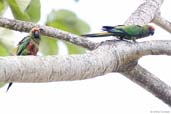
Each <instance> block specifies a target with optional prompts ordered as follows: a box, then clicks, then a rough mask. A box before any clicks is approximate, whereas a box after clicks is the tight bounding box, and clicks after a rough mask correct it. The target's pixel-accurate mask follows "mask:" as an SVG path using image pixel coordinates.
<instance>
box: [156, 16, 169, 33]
mask: <svg viewBox="0 0 171 114" xmlns="http://www.w3.org/2000/svg"><path fill="white" fill-rule="evenodd" d="M153 23H155V24H156V25H158V26H160V27H161V28H163V29H165V30H166V31H168V32H169V33H171V22H169V21H168V20H166V19H164V18H163V17H162V16H161V15H160V13H157V14H156V16H155V17H154V19H153Z"/></svg>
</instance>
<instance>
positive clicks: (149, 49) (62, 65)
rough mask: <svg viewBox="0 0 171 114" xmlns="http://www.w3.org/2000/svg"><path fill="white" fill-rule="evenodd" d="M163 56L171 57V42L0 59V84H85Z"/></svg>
mask: <svg viewBox="0 0 171 114" xmlns="http://www.w3.org/2000/svg"><path fill="white" fill-rule="evenodd" d="M144 47H145V48H144ZM125 48H126V49H127V50H125ZM160 54H166V55H171V41H148V42H141V43H131V42H125V41H108V42H104V43H102V44H101V46H100V47H99V48H97V49H95V50H94V51H90V52H88V53H86V54H82V55H72V56H47V57H43V56H38V57H37V56H36V57H35V56H19V57H17V56H9V57H0V66H1V68H0V82H11V81H12V82H51V81H64V80H65V81H68V80H82V79H87V78H93V77H96V76H100V75H104V74H106V73H110V72H125V71H127V70H128V69H127V68H126V67H125V66H126V65H129V63H131V62H132V61H135V60H138V59H139V58H140V57H142V56H144V55H160ZM135 65H136V64H135ZM123 66H124V67H125V68H123ZM130 68H131V67H130ZM132 68H134V67H132ZM129 71H130V69H129ZM140 72H141V71H140ZM130 73H132V71H130ZM141 73H143V74H144V73H145V72H141ZM125 74H129V73H125ZM134 77H135V76H134ZM135 78H136V77H135ZM142 78H143V77H142ZM131 79H133V80H134V78H131ZM146 79H148V78H146ZM149 79H150V77H149ZM149 82H150V83H151V81H149Z"/></svg>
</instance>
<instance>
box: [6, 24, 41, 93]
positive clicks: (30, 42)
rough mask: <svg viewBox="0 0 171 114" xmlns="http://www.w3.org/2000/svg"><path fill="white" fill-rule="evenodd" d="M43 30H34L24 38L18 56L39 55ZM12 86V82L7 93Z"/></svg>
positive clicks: (35, 28)
mask: <svg viewBox="0 0 171 114" xmlns="http://www.w3.org/2000/svg"><path fill="white" fill-rule="evenodd" d="M42 30H43V29H40V28H38V27H34V28H32V29H31V31H30V33H29V35H28V36H26V37H24V38H23V39H22V40H21V41H20V42H19V43H18V47H17V52H16V55H18V56H24V55H37V52H38V50H39V43H40V40H41V37H40V32H41V31H42ZM11 86H12V82H10V83H9V85H8V88H7V92H8V90H9V88H10V87H11Z"/></svg>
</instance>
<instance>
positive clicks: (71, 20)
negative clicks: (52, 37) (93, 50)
mask: <svg viewBox="0 0 171 114" xmlns="http://www.w3.org/2000/svg"><path fill="white" fill-rule="evenodd" d="M46 25H48V26H52V27H55V28H58V29H61V30H64V31H67V32H71V33H74V34H77V35H80V34H84V33H87V32H89V30H90V27H89V25H88V24H87V23H86V22H84V21H83V20H81V19H80V18H78V17H77V15H76V14H75V13H73V12H71V11H69V10H58V11H55V10H53V11H51V12H50V14H49V15H48V18H47V23H46ZM65 44H66V45H67V47H68V52H69V54H77V53H83V52H85V49H84V48H81V47H78V46H75V45H73V44H70V43H65Z"/></svg>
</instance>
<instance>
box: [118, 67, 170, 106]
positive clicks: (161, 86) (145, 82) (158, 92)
mask: <svg viewBox="0 0 171 114" xmlns="http://www.w3.org/2000/svg"><path fill="white" fill-rule="evenodd" d="M121 74H123V75H126V76H127V77H128V78H129V79H131V80H132V81H134V82H136V83H138V84H139V85H140V86H142V87H143V88H145V89H146V90H148V91H150V92H151V93H152V94H153V95H155V96H156V97H158V98H159V99H162V100H163V101H164V102H165V103H166V104H168V105H170V106H171V87H169V86H167V85H166V84H165V83H164V82H162V81H161V80H160V79H159V78H157V77H155V76H154V75H153V74H151V73H149V72H148V71H147V70H146V69H144V68H142V67H141V66H140V65H137V66H135V67H134V70H131V71H130V72H123V73H121Z"/></svg>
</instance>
